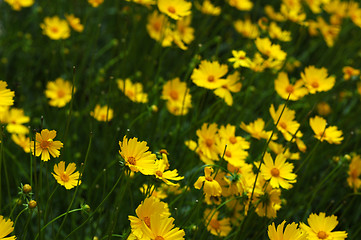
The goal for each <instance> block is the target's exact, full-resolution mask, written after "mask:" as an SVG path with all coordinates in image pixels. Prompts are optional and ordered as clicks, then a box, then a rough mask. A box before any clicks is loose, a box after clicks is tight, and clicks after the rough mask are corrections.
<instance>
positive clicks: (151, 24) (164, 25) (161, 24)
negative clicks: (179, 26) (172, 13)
mask: <svg viewBox="0 0 361 240" xmlns="http://www.w3.org/2000/svg"><path fill="white" fill-rule="evenodd" d="M169 25H170V23H169V20H168V18H167V17H166V16H165V15H163V14H160V13H158V12H157V11H154V12H153V13H152V14H150V15H149V16H148V23H147V26H146V28H147V32H148V34H149V36H150V37H151V38H152V39H154V40H156V41H158V42H160V43H161V44H162V46H163V47H168V46H170V45H171V44H172V36H171V29H170V27H169Z"/></svg>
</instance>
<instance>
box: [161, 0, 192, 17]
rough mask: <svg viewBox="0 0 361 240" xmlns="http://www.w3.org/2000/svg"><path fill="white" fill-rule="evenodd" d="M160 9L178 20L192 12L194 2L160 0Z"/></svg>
mask: <svg viewBox="0 0 361 240" xmlns="http://www.w3.org/2000/svg"><path fill="white" fill-rule="evenodd" d="M157 4H158V8H159V11H160V12H162V13H164V14H166V15H168V16H169V17H171V18H173V19H175V20H178V19H180V18H182V17H184V16H188V15H190V14H191V7H192V3H190V2H186V1H184V0H158V3H157Z"/></svg>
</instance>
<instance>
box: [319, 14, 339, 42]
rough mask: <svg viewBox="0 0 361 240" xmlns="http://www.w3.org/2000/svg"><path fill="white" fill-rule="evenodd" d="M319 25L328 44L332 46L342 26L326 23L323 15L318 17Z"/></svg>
mask: <svg viewBox="0 0 361 240" xmlns="http://www.w3.org/2000/svg"><path fill="white" fill-rule="evenodd" d="M317 26H318V29H319V30H320V32H321V34H322V36H323V38H324V40H325V42H326V44H327V46H328V47H332V46H333V45H334V43H335V39H336V38H337V36H338V34H339V33H340V31H341V27H340V26H338V25H330V24H328V23H326V22H325V20H323V18H322V17H317Z"/></svg>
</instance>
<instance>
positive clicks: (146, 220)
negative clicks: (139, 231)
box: [143, 217, 150, 228]
mask: <svg viewBox="0 0 361 240" xmlns="http://www.w3.org/2000/svg"><path fill="white" fill-rule="evenodd" d="M143 221H144V223H145V224H146V225H147V226H148V227H149V228H150V218H149V217H144V219H143Z"/></svg>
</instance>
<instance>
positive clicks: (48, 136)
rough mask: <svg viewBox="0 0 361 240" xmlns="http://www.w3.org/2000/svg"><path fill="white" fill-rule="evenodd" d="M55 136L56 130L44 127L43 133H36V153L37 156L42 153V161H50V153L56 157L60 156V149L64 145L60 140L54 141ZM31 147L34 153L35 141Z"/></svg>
mask: <svg viewBox="0 0 361 240" xmlns="http://www.w3.org/2000/svg"><path fill="white" fill-rule="evenodd" d="M55 136H56V131H55V130H51V131H49V130H48V129H43V130H42V131H41V133H36V136H35V140H36V141H35V154H36V156H37V157H38V156H40V155H41V160H42V161H45V162H46V161H48V160H49V159H50V155H51V156H52V157H54V158H56V157H59V156H60V151H59V149H60V148H62V147H63V143H62V142H60V141H53V139H54V138H55ZM30 148H31V152H32V154H33V155H34V141H31V143H30ZM49 153H50V155H49Z"/></svg>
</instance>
